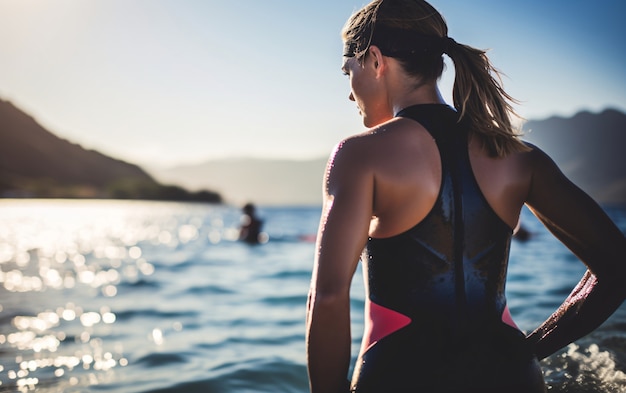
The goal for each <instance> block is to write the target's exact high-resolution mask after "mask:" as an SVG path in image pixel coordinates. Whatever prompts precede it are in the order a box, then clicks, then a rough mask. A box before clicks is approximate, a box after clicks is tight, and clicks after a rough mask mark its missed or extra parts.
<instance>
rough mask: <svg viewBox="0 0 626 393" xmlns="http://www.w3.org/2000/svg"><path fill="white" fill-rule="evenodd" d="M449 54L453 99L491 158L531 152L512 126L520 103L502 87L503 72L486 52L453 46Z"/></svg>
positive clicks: (449, 48) (447, 50) (456, 44)
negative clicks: (451, 69)
mask: <svg viewBox="0 0 626 393" xmlns="http://www.w3.org/2000/svg"><path fill="white" fill-rule="evenodd" d="M446 53H447V55H448V56H449V57H450V58H451V59H452V61H453V62H454V68H455V74H456V75H455V79H454V87H453V89H452V98H453V101H454V107H455V108H456V110H457V111H459V113H460V114H461V120H462V121H465V122H467V123H468V124H469V125H470V128H471V130H472V132H473V133H474V134H475V135H477V136H478V137H480V138H481V140H482V141H483V142H484V143H485V145H486V146H487V149H488V151H489V153H490V154H491V155H492V156H497V157H503V156H505V155H507V154H509V153H512V152H520V151H528V150H529V148H528V147H527V146H526V145H525V144H524V143H523V142H522V141H521V140H520V139H519V136H520V132H519V131H518V130H516V129H515V128H514V127H513V125H512V123H511V117H510V116H516V117H518V118H521V117H520V116H519V115H517V114H516V113H515V110H514V109H513V104H515V103H517V101H516V100H515V99H514V98H513V97H511V96H510V95H509V94H508V93H507V92H506V91H504V89H503V88H502V82H501V81H502V79H501V75H500V72H499V71H498V70H497V69H496V68H495V67H494V66H493V65H492V64H491V62H490V61H489V58H488V57H487V54H486V52H485V51H483V50H480V49H476V48H472V47H471V46H467V45H462V44H458V43H454V44H451V45H448V47H447V48H446Z"/></svg>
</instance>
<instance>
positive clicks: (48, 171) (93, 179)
mask: <svg viewBox="0 0 626 393" xmlns="http://www.w3.org/2000/svg"><path fill="white" fill-rule="evenodd" d="M0 196H4V197H6V196H9V197H10V196H27V197H72V198H75V197H90V198H96V197H97V198H124V199H126V198H132V199H135V198H140V199H163V200H170V199H175V200H181V199H182V200H204V201H212V202H219V200H220V196H219V195H218V194H215V193H211V192H208V191H204V192H199V193H196V194H191V193H189V192H187V191H186V190H184V189H182V188H180V187H179V186H166V185H162V184H160V183H158V182H157V181H156V180H154V179H153V178H152V176H150V175H149V174H148V173H147V172H145V171H144V170H143V169H141V168H140V167H139V166H137V165H134V164H130V163H127V162H124V161H121V160H117V159H114V158H111V157H108V156H106V155H104V154H101V153H99V152H97V151H93V150H86V149H84V148H83V147H81V146H79V145H76V144H73V143H70V142H68V141H67V140H64V139H61V138H59V137H57V136H55V135H54V134H52V133H51V132H49V131H48V130H46V129H44V128H43V127H42V126H41V125H40V124H38V123H37V121H35V119H33V118H32V117H31V116H29V115H27V114H26V113H24V112H22V111H21V110H20V109H19V108H17V107H15V106H14V105H13V104H12V103H10V102H8V101H4V100H0Z"/></svg>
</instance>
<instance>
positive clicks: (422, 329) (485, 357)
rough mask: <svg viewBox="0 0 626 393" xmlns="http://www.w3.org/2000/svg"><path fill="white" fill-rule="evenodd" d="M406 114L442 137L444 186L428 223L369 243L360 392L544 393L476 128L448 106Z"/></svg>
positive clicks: (356, 380) (356, 386)
mask: <svg viewBox="0 0 626 393" xmlns="http://www.w3.org/2000/svg"><path fill="white" fill-rule="evenodd" d="M398 116H400V117H407V118H411V119H414V120H416V121H418V122H419V123H420V124H422V125H423V126H424V127H425V128H426V129H427V130H428V132H429V133H430V134H431V135H432V136H433V138H434V139H435V141H436V143H437V147H438V149H439V153H440V156H441V166H442V180H441V188H440V192H439V196H438V198H437V200H436V203H435V205H434V206H433V208H432V210H431V211H430V213H429V214H428V215H427V217H426V218H425V219H424V220H422V221H421V222H420V223H419V224H417V225H416V226H414V227H413V228H411V229H410V230H408V231H406V232H404V233H402V234H400V235H397V236H393V237H390V238H382V239H378V238H370V239H369V241H368V243H367V246H366V249H365V251H364V255H363V259H362V261H363V267H364V274H365V279H366V284H367V286H366V287H367V291H368V296H367V301H366V313H365V320H366V328H365V333H364V337H363V344H362V348H361V353H360V356H359V359H358V361H357V364H356V367H355V372H354V376H353V380H352V391H354V392H359V393H363V392H377V393H380V392H396V391H403V392H404V391H407V392H427V393H435V392H451V393H452V392H454V393H457V392H483V393H485V392H492V391H493V392H517V391H519V392H524V393H534V392H543V391H544V383H543V378H542V375H541V371H540V369H539V366H538V363H537V360H536V358H535V356H534V355H533V354H532V349H531V348H530V346H529V344H527V341H526V339H525V336H524V334H523V333H522V332H521V331H519V329H517V327H516V326H515V324H514V323H513V321H512V319H511V317H510V314H509V312H508V308H507V306H506V298H505V294H504V287H505V280H506V271H507V264H508V255H509V248H510V243H511V236H512V230H511V228H510V227H509V226H508V225H507V224H506V223H504V222H503V221H502V219H500V217H498V216H497V215H496V213H495V212H494V211H493V210H492V209H491V207H490V206H489V204H488V203H487V201H486V199H485V197H484V196H483V194H482V192H481V191H480V188H479V187H478V184H477V182H476V180H475V178H474V174H473V172H472V168H471V164H470V161H469V155H468V145H467V134H468V133H467V130H466V128H465V127H463V126H462V125H460V124H459V123H457V120H458V115H457V113H456V112H455V111H454V110H453V109H452V108H450V107H448V106H446V105H418V106H413V107H410V108H407V109H404V110H403V111H401V112H400V113H399V114H398Z"/></svg>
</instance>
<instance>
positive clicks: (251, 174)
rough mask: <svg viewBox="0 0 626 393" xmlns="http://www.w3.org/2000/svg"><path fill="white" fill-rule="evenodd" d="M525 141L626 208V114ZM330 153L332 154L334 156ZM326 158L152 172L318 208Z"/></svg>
mask: <svg viewBox="0 0 626 393" xmlns="http://www.w3.org/2000/svg"><path fill="white" fill-rule="evenodd" d="M524 130H525V132H526V135H525V136H524V139H525V140H528V141H529V142H531V143H534V144H536V145H538V146H539V147H541V148H542V149H543V150H544V151H546V152H547V153H548V154H550V155H551V156H552V157H553V158H554V160H555V161H556V162H557V163H558V164H559V165H560V166H561V168H562V169H563V171H564V172H565V174H566V175H567V176H568V177H570V178H571V179H572V180H573V181H574V182H575V183H576V184H578V185H579V186H580V187H581V188H583V189H584V190H586V191H587V192H589V193H590V194H591V195H592V196H593V197H594V198H595V199H596V200H598V201H599V202H601V203H604V204H623V205H624V204H626V159H624V153H623V152H622V149H623V147H624V146H626V115H625V114H624V113H622V112H619V111H616V110H606V111H604V112H602V113H599V114H593V113H589V112H581V113H579V114H577V115H575V116H573V117H571V118H561V117H552V118H549V119H545V120H535V121H529V122H527V123H526V124H525V125H524ZM329 153H330V152H329ZM325 161H326V158H320V159H318V160H308V161H295V160H260V159H231V160H218V161H208V162H205V163H203V164H199V165H195V166H184V167H175V168H169V169H160V170H157V169H152V170H150V172H151V173H152V174H153V176H155V177H156V178H157V179H159V180H161V181H167V182H174V183H176V184H180V185H182V186H185V187H189V188H192V189H193V188H200V187H210V188H212V189H216V190H219V192H220V193H221V194H222V195H224V196H225V198H227V199H229V200H231V201H234V202H237V203H243V202H245V201H248V200H250V201H254V202H257V203H261V204H291V205H316V204H320V203H321V181H322V176H323V173H324V165H325Z"/></svg>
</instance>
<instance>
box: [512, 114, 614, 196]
mask: <svg viewBox="0 0 626 393" xmlns="http://www.w3.org/2000/svg"><path fill="white" fill-rule="evenodd" d="M523 128H524V132H525V135H524V139H525V140H527V141H529V142H531V143H534V144H536V145H537V146H539V147H540V148H542V149H543V150H544V151H545V152H546V153H548V154H549V155H550V156H551V157H552V159H553V160H554V161H555V162H556V163H557V164H559V166H560V167H561V170H562V171H563V172H564V173H565V174H566V175H567V176H568V177H569V178H570V179H571V180H572V181H573V182H574V183H576V184H577V185H578V186H579V187H580V188H582V189H583V190H585V191H587V192H588V193H589V194H591V196H593V197H594V198H595V199H596V200H597V201H599V202H601V203H604V204H626V155H625V154H624V148H625V147H626V114H624V113H623V112H620V111H618V110H614V109H607V110H604V111H603V112H601V113H598V114H594V113H591V112H587V111H584V112H579V113H577V114H576V115H574V116H573V117H571V118H564V117H556V116H554V117H550V118H548V119H545V120H540V121H529V122H527V123H526V124H525V125H524V127H523Z"/></svg>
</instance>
